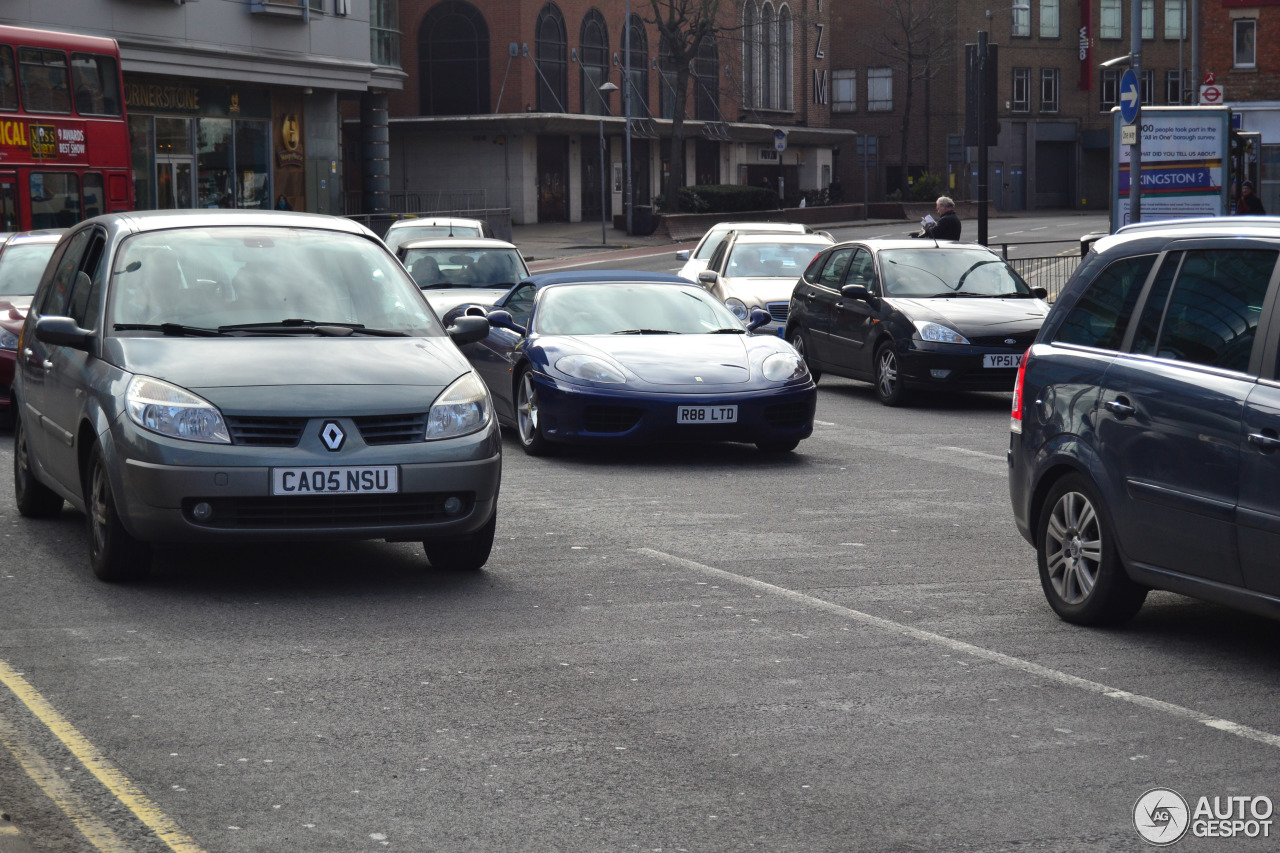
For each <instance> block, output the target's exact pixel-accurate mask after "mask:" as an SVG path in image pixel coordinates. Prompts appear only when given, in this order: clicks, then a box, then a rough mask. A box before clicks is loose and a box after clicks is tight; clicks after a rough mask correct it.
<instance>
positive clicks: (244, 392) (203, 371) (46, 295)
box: [13, 210, 502, 581]
mask: <svg viewBox="0 0 1280 853" xmlns="http://www.w3.org/2000/svg"><path fill="white" fill-rule="evenodd" d="M487 334H488V323H487V322H486V321H485V320H484V319H483V318H469V317H464V318H460V319H459V320H458V322H457V324H456V325H455V326H453V327H450V328H449V329H447V330H446V329H445V328H443V327H442V326H441V324H440V321H439V320H438V319H437V318H436V316H435V314H433V313H432V311H431V309H430V308H429V306H428V305H427V302H426V300H425V298H424V297H423V295H422V291H420V290H419V289H418V288H417V286H416V285H415V284H414V282H413V280H412V279H411V278H410V277H409V274H408V273H407V272H406V271H405V269H404V267H403V266H401V264H400V263H399V262H398V261H397V260H396V259H395V257H393V256H392V255H391V254H390V253H389V252H388V251H387V249H386V247H385V246H384V245H383V244H382V243H381V242H380V241H379V240H378V239H377V238H376V237H375V236H374V234H373V233H372V232H370V231H368V230H367V229H365V228H363V227H362V226H360V225H357V224H355V223H352V222H350V221H347V220H342V219H337V218H333V217H327V216H317V215H312V214H305V213H288V212H256V211H247V210H246V211H239V210H216V211H205V210H189V211H149V212H143V213H119V214H109V215H107V216H100V217H96V218H94V219H90V220H87V221H85V222H83V223H81V224H80V225H78V226H76V227H75V228H74V229H73V230H72V231H70V232H69V233H68V234H67V235H66V236H65V238H64V239H63V240H62V242H61V243H59V245H58V248H57V250H56V251H55V253H54V256H53V258H52V259H51V260H50V263H49V266H48V268H47V269H46V271H45V273H44V277H43V278H42V280H41V282H40V286H39V288H38V290H37V291H36V295H35V299H34V302H33V303H32V309H31V311H30V312H29V313H28V315H27V319H26V324H25V326H24V327H23V330H22V344H21V349H20V352H19V357H18V370H17V376H16V378H15V382H14V388H13V391H14V399H15V406H14V409H15V412H16V414H17V418H16V420H15V425H14V489H15V493H16V498H17V505H18V509H19V511H20V512H21V513H22V514H23V515H24V516H27V517H42V516H50V515H54V514H57V513H58V512H60V511H61V509H62V506H63V502H64V501H66V502H69V503H70V504H71V505H72V506H73V507H75V508H76V509H78V510H82V511H83V512H85V514H86V516H87V520H88V535H89V556H90V563H91V566H92V568H93V571H94V573H95V574H96V575H97V576H98V577H99V578H101V579H103V580H108V581H115V580H129V579H134V578H138V577H141V576H143V575H145V574H146V573H147V571H148V568H149V562H150V559H149V558H150V545H151V543H189V542H253V541H261V540H298V539H304V540H309V539H386V540H389V541H409V540H417V541H422V542H423V544H424V546H425V548H426V553H427V557H428V559H429V560H430V561H431V563H432V565H433V566H435V567H437V568H443V569H459V570H474V569H478V568H480V567H481V566H482V565H484V563H485V561H486V560H487V559H488V556H489V551H490V548H491V546H492V543H493V534H494V528H495V524H496V520H497V512H496V506H497V497H498V486H499V478H500V473H501V461H502V457H501V439H500V435H499V431H498V425H497V422H496V421H495V420H494V417H493V412H492V403H491V400H490V397H489V392H488V390H487V389H486V388H485V386H484V383H483V382H482V381H481V380H480V378H479V377H478V376H477V375H476V374H475V373H474V372H473V371H472V369H471V367H470V365H469V364H468V363H467V361H466V359H465V358H463V356H462V354H461V353H460V352H459V351H458V348H457V346H456V345H455V344H456V343H468V342H472V341H476V340H480V339H482V338H484V337H485V336H486V335H487Z"/></svg>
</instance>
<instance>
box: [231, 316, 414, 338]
mask: <svg viewBox="0 0 1280 853" xmlns="http://www.w3.org/2000/svg"><path fill="white" fill-rule="evenodd" d="M293 331H298V332H307V333H310V334H316V335H328V336H330V337H345V336H347V335H375V336H379V337H394V338H402V337H406V336H408V334H409V333H408V332H402V331H398V330H395V329H370V328H368V327H367V326H365V325H364V324H363V323H324V322H319V321H317V320H303V319H300V318H298V317H289V318H286V319H284V320H276V321H274V322H271V323H238V324H236V325H234V326H219V327H218V332H219V333H226V332H293Z"/></svg>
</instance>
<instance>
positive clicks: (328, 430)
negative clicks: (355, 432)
mask: <svg viewBox="0 0 1280 853" xmlns="http://www.w3.org/2000/svg"><path fill="white" fill-rule="evenodd" d="M320 440H321V441H323V442H324V446H325V447H327V448H329V449H330V450H332V451H333V452H335V453H336V452H338V451H339V450H341V449H342V445H343V444H344V443H345V442H346V440H347V434H346V433H345V432H343V431H342V427H340V426H338V422H337V421H325V422H324V426H322V427H320Z"/></svg>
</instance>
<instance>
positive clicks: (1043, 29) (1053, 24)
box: [1028, 0, 1062, 39]
mask: <svg viewBox="0 0 1280 853" xmlns="http://www.w3.org/2000/svg"><path fill="white" fill-rule="evenodd" d="M1028 11H1030V10H1028ZM1039 32H1040V38H1042V39H1056V38H1061V37H1062V0H1040V30H1039Z"/></svg>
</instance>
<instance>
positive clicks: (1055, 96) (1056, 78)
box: [1040, 68, 1062, 113]
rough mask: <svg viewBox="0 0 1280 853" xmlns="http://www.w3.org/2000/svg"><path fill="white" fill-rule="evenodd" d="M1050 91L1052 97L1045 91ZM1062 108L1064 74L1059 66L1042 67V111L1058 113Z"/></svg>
mask: <svg viewBox="0 0 1280 853" xmlns="http://www.w3.org/2000/svg"><path fill="white" fill-rule="evenodd" d="M1046 92H1050V95H1051V96H1050V97H1045V93H1046ZM1061 109H1062V75H1061V73H1060V72H1059V71H1058V69H1057V68H1041V69H1040V112H1042V113H1057V112H1060V111H1061Z"/></svg>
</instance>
